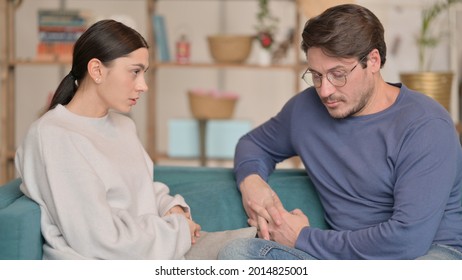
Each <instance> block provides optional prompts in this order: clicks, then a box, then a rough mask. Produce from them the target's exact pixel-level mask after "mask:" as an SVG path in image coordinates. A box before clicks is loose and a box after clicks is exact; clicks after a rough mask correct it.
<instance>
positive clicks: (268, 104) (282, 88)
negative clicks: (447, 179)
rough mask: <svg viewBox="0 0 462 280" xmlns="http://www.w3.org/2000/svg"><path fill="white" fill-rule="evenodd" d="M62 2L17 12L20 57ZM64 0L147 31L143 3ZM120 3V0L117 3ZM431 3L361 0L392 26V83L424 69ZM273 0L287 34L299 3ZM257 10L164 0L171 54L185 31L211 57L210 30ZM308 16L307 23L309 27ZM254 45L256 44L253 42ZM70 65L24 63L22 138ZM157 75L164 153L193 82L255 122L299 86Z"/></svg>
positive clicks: (245, 77) (442, 54)
mask: <svg viewBox="0 0 462 280" xmlns="http://www.w3.org/2000/svg"><path fill="white" fill-rule="evenodd" d="M60 2H61V1H57V0H42V1H31V0H26V1H24V3H23V5H22V6H21V7H20V8H19V9H18V11H17V17H16V22H17V26H20V27H18V31H17V37H16V45H17V56H18V57H21V58H33V57H34V55H35V46H36V44H37V41H38V40H37V26H36V24H37V19H36V12H37V9H38V7H50V8H53V7H59V5H60ZM65 2H66V5H67V7H68V8H85V9H89V10H91V11H92V13H93V15H94V20H96V19H99V18H103V17H114V16H115V17H116V18H119V19H120V15H124V18H125V20H127V19H128V20H127V21H126V22H127V23H130V22H132V24H133V25H134V27H135V28H136V29H138V30H139V31H140V32H141V33H142V34H143V35H146V26H145V23H146V22H147V19H146V14H145V3H144V1H141V0H136V1H129V0H125V1H124V0H114V1H109V0H96V1H95V0H80V1H77V0H68V1H65ZM115 2H117V3H116V4H114V3H115ZM428 2H430V1H419V0H407V1H397V0H392V1H380V0H358V1H357V3H359V4H362V5H364V6H366V7H368V8H370V9H371V10H372V11H373V12H374V13H376V15H377V16H378V17H379V18H380V20H381V21H382V22H383V24H384V26H385V30H386V40H387V44H388V48H389V55H388V58H387V63H386V65H385V68H384V69H383V72H382V73H383V76H384V78H385V79H386V80H387V81H390V82H398V81H399V73H400V72H401V71H410V70H414V69H416V68H417V54H416V48H415V45H414V42H413V40H414V37H415V35H416V33H417V29H418V26H419V18H420V7H421V6H422V5H423V4H425V3H428ZM270 4H271V6H270V7H271V9H272V11H273V12H274V13H275V14H276V16H277V17H279V18H280V24H279V33H278V37H277V38H278V39H280V38H282V37H283V36H284V34H285V32H287V29H288V28H290V27H291V26H292V24H293V22H294V6H293V3H291V2H286V1H271V2H270ZM256 9H257V2H256V1H210V0H197V1H191V0H183V1H171V0H162V1H160V2H159V4H158V12H159V13H160V14H162V15H164V16H165V17H166V23H167V30H168V35H169V43H170V47H171V50H170V51H171V53H172V54H174V52H173V44H174V42H175V40H176V39H177V37H178V36H179V33H180V32H181V30H186V31H187V32H188V34H189V37H190V39H191V41H192V56H191V59H192V60H194V61H197V62H208V61H211V57H210V54H209V50H208V46H207V42H206V40H205V38H206V36H207V35H210V34H214V33H220V32H225V33H230V34H231V33H245V34H249V33H251V32H253V26H254V24H255V22H256V21H255V14H256ZM303 22H304V20H303ZM303 22H301V23H300V24H301V25H302V24H303ZM255 49H256V46H254V50H255ZM459 49H460V48H459ZM447 50H448V45H447V44H442V45H441V46H440V47H439V48H438V51H437V53H436V56H435V65H434V66H435V69H446V68H447V67H448V65H449V56H448V54H449V52H448V51H447ZM293 55H294V54H293V53H289V56H288V59H292V58H293ZM256 59H257V58H256V52H255V51H253V52H252V54H251V56H250V58H249V60H248V62H255V61H256ZM459 64H460V63H456V64H455V65H456V66H457V65H459ZM67 71H68V69H60V67H56V66H46V67H35V66H20V67H18V72H17V73H18V79H17V83H16V85H17V90H18V92H17V104H18V106H17V131H16V139H17V143H19V142H20V141H21V140H22V138H23V137H24V134H25V132H26V131H27V128H28V126H29V125H30V123H31V122H32V121H33V120H34V119H35V118H36V117H37V116H38V115H39V113H40V110H41V107H42V104H43V105H44V104H45V102H46V98H47V95H48V93H49V92H51V91H53V90H54V89H55V87H56V86H57V85H58V83H59V81H60V79H61V77H63V76H64V75H65V74H66V73H67ZM158 75H159V76H158V82H157V84H151V85H150V87H151V88H152V87H156V89H157V92H158V95H159V98H158V107H157V108H156V110H157V114H158V116H159V119H158V123H157V127H158V130H159V131H158V132H159V135H158V143H159V150H160V151H161V152H166V149H167V142H168V137H167V123H168V120H169V119H171V118H190V114H189V110H188V107H187V106H188V104H187V99H186V91H187V89H188V88H195V87H201V88H218V87H220V88H224V89H227V90H233V91H236V92H237V93H239V94H240V95H241V100H240V102H239V103H238V106H237V108H236V112H235V118H237V119H247V120H250V121H251V122H252V124H253V125H254V126H256V125H258V124H260V123H261V122H263V121H264V120H266V119H268V118H269V117H271V116H272V115H274V114H275V113H276V112H277V111H278V110H279V109H280V108H281V106H282V105H283V103H284V102H285V101H286V100H287V99H288V98H290V97H291V96H292V95H293V94H294V93H295V92H296V90H295V89H294V88H293V84H294V77H293V75H292V74H291V73H290V72H289V71H287V70H276V71H267V70H261V71H252V70H248V69H244V70H242V69H241V70H236V69H233V70H221V71H217V70H213V69H201V70H193V71H192V70H188V69H161V70H159V71H158ZM147 94H149V93H147ZM145 101H146V98H144V99H143V100H142V101H141V102H140V103H138V105H137V106H136V107H135V108H134V110H133V113H132V117H133V119H134V120H135V122H136V123H137V126H138V129H139V134H140V138H141V139H142V140H143V141H144V140H145V139H146V134H145V128H146V121H145V113H146V108H145V107H146V102H145ZM457 108H458V107H457ZM457 108H456V109H455V110H457Z"/></svg>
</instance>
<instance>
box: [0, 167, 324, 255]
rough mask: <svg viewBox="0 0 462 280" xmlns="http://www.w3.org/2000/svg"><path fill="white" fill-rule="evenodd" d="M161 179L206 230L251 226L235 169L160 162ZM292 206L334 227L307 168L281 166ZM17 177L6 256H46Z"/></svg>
mask: <svg viewBox="0 0 462 280" xmlns="http://www.w3.org/2000/svg"><path fill="white" fill-rule="evenodd" d="M154 178H155V180H156V181H160V182H164V183H166V184H167V185H168V186H169V187H170V192H171V193H172V194H181V195H182V196H183V197H184V198H185V200H186V202H187V203H188V204H189V206H190V207H191V212H192V215H193V218H194V220H195V221H196V222H197V223H199V224H200V225H201V227H202V230H204V231H209V232H214V231H224V230H232V229H238V228H242V227H247V226H248V225H247V217H246V215H245V212H244V209H243V207H242V202H241V196H240V193H239V191H238V190H237V188H236V182H235V179H234V175H233V172H232V169H230V168H216V167H214V168H212V167H179V166H156V167H155V168H154ZM269 183H270V185H271V186H272V187H273V189H274V190H275V191H276V192H277V193H278V195H279V196H280V198H281V201H282V202H283V204H284V205H285V206H286V208H287V209H288V210H292V209H294V208H300V209H302V211H303V212H304V213H306V214H307V215H308V217H309V218H310V223H311V226H313V227H318V228H328V226H327V224H326V222H325V220H324V211H323V208H322V206H321V204H320V201H319V198H318V195H317V193H316V191H315V190H314V188H313V185H312V183H311V181H310V179H309V178H308V177H307V175H306V173H305V171H304V170H301V169H277V170H276V171H275V172H274V173H273V174H272V175H271V177H270V179H269ZM20 184H21V180H20V179H19V178H18V179H15V180H12V181H10V182H8V183H7V184H6V185H4V186H1V187H0V259H3V260H5V259H6V260H21V259H22V260H24V259H41V258H42V245H43V238H42V235H41V233H40V208H39V206H38V205H37V204H36V203H35V202H33V201H32V200H30V199H29V198H27V197H26V196H24V195H23V194H22V193H21V191H20V189H19V185H20Z"/></svg>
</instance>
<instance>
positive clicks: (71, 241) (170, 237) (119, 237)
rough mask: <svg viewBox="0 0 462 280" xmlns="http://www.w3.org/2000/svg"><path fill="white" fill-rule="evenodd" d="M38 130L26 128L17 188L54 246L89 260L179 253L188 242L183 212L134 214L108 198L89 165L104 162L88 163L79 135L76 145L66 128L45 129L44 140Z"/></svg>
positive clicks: (158, 190)
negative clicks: (35, 207) (32, 204)
mask: <svg viewBox="0 0 462 280" xmlns="http://www.w3.org/2000/svg"><path fill="white" fill-rule="evenodd" d="M41 132H42V131H41V130H39V129H37V127H36V128H35V129H32V130H31V132H30V135H29V136H28V137H27V138H26V143H25V144H24V145H23V147H22V148H21V149H20V150H19V151H18V153H17V166H18V170H19V172H20V175H21V177H22V178H23V186H22V189H23V190H24V191H25V193H26V194H27V195H28V196H30V197H32V198H33V199H34V200H36V201H37V202H38V203H39V205H40V207H41V209H42V231H43V235H44V237H45V239H46V241H47V242H48V243H49V246H50V247H51V248H53V250H55V251H56V252H66V251H70V254H74V255H79V256H81V257H83V258H91V259H181V258H183V256H184V254H185V253H186V251H187V250H188V249H189V248H190V246H191V237H190V233H189V225H188V222H187V220H186V218H185V217H184V216H182V215H169V216H166V217H163V216H162V215H160V213H157V212H155V211H152V212H146V213H142V214H141V215H140V214H137V215H134V213H131V211H130V210H129V208H127V207H125V205H123V204H122V203H121V204H120V205H117V203H109V202H108V196H110V195H111V194H110V193H108V190H107V186H105V183H104V182H103V180H101V178H100V174H97V173H96V172H95V170H94V168H93V165H94V164H104V163H95V162H92V163H90V162H88V158H87V157H85V155H84V153H83V152H82V149H81V148H77V147H81V146H82V141H84V140H82V139H79V141H77V142H79V143H78V144H77V142H76V141H75V138H73V137H72V135H70V134H71V133H62V134H59V133H57V134H53V133H47V137H46V141H45V140H44V136H43V135H41ZM153 187H154V188H155V194H156V195H158V197H157V198H156V199H158V201H159V200H161V201H163V202H162V203H160V204H163V207H168V204H171V203H179V204H183V203H184V201H183V200H182V199H180V198H178V199H175V198H172V197H171V196H170V195H168V188H167V187H166V186H165V185H163V184H161V185H157V184H154V186H153ZM117 195H119V194H117ZM135 199H136V198H135ZM115 201H118V200H115ZM153 201H154V200H153ZM72 251H75V252H72Z"/></svg>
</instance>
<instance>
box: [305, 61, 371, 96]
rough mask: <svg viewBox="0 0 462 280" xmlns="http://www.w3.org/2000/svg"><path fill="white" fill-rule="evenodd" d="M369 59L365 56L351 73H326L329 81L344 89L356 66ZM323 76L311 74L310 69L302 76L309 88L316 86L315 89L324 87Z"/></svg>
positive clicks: (337, 71)
mask: <svg viewBox="0 0 462 280" xmlns="http://www.w3.org/2000/svg"><path fill="white" fill-rule="evenodd" d="M366 57H367V55H366V56H363V58H361V59H360V60H359V61H358V63H356V65H355V66H353V68H351V70H350V71H349V72H345V71H343V70H332V71H329V72H327V73H326V78H327V80H328V81H329V82H330V83H331V84H332V85H333V86H336V87H343V86H344V85H346V83H347V76H348V75H350V73H351V72H353V70H355V68H356V66H358V64H360V63H361V62H362V61H363V59H365V58H366ZM310 74H311V79H309V75H310ZM322 77H323V75H322V74H319V73H315V72H310V71H309V69H306V71H305V73H303V75H302V79H303V80H304V81H305V83H307V84H308V85H309V86H314V87H315V88H320V87H321V86H322Z"/></svg>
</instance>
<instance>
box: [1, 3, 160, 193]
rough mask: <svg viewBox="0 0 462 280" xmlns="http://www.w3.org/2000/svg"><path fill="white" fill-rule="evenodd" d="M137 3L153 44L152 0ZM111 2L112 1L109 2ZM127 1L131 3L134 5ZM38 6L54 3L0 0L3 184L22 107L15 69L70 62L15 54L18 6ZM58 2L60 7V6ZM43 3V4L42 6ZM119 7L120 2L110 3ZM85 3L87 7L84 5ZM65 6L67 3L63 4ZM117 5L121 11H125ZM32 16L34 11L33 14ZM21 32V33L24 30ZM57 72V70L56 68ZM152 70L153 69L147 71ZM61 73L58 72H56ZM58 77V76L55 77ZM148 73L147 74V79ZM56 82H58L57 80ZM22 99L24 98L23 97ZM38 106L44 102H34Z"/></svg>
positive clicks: (65, 65)
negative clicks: (140, 7) (21, 56)
mask: <svg viewBox="0 0 462 280" xmlns="http://www.w3.org/2000/svg"><path fill="white" fill-rule="evenodd" d="M116 2H117V0H111V1H100V2H98V3H97V1H79V2H77V1H70V0H59V1H55V4H57V6H54V7H52V8H51V9H53V8H54V9H59V8H62V6H63V5H64V6H66V5H67V4H73V5H74V6H78V5H81V6H84V7H85V9H88V10H94V9H97V8H99V9H100V10H107V9H105V8H107V5H108V4H110V5H113V4H114V3H116ZM137 2H138V3H139V5H136V6H137V7H138V6H140V5H142V7H143V8H142V9H138V11H136V12H137V13H138V14H139V13H143V14H144V13H147V18H148V22H146V29H147V30H146V34H147V36H146V37H147V38H146V39H147V40H148V42H149V43H150V45H153V41H152V36H151V35H150V34H152V29H151V21H150V20H149V19H150V18H151V16H150V14H149V13H150V11H153V10H152V7H153V3H154V0H143V1H137ZM111 3H112V4H111ZM132 3H133V2H130V3H129V4H130V6H134V5H133V4H132ZM24 4H28V5H29V6H33V7H37V8H38V9H42V8H44V9H48V8H50V5H52V4H53V3H52V2H50V1H36V0H0V184H4V183H6V182H7V181H9V180H11V179H13V178H14V177H15V167H14V156H15V152H16V148H17V147H16V137H15V135H16V127H17V116H18V115H19V114H21V113H22V112H21V111H22V110H24V109H22V110H21V109H19V107H20V104H19V103H20V100H19V98H18V96H17V88H18V85H20V84H19V83H18V81H19V80H20V81H21V83H27V77H23V76H21V75H20V74H21V73H23V72H21V71H18V68H21V69H22V68H34V69H42V68H47V69H49V68H53V69H54V68H57V69H67V68H68V67H69V66H70V63H71V61H70V59H71V58H70V57H67V56H62V57H56V58H54V59H46V60H44V59H41V60H39V59H36V58H27V59H24V58H18V57H17V55H16V50H17V46H16V45H15V40H16V35H17V34H16V32H18V33H20V32H24V28H20V27H19V26H17V19H16V16H17V15H16V14H17V11H18V9H19V8H20V7H21V6H22V5H24ZM59 5H61V7H59ZM42 6H43V7H42ZM113 6H114V7H115V8H114V9H113V10H116V9H118V8H119V7H117V6H119V5H113ZM87 7H88V8H87ZM66 9H67V7H66ZM122 9H123V8H120V12H119V13H121V12H124V11H123V10H122ZM34 16H35V14H34ZM23 34H24V33H23ZM56 72H59V71H56ZM150 73H152V72H150ZM58 76H61V75H58ZM57 78H59V80H60V79H61V77H57ZM149 79H150V76H149V77H148V80H149ZM56 86H57V84H56ZM22 102H24V101H22ZM33 105H34V106H35V107H36V108H35V109H38V108H40V107H38V106H42V105H43V104H38V105H37V104H33Z"/></svg>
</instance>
